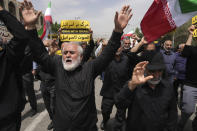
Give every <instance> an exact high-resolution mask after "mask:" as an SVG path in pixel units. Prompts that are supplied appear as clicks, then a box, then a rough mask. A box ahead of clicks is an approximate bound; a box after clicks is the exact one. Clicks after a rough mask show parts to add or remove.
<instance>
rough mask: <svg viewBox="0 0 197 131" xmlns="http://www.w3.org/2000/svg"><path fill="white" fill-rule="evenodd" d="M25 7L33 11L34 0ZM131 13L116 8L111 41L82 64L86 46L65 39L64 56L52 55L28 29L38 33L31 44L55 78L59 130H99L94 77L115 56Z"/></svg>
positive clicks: (124, 9) (38, 57) (128, 10)
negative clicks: (98, 54)
mask: <svg viewBox="0 0 197 131" xmlns="http://www.w3.org/2000/svg"><path fill="white" fill-rule="evenodd" d="M23 9H27V10H29V12H31V14H32V15H33V14H34V12H33V8H32V5H31V3H30V4H28V5H26V6H23ZM30 16H31V15H30ZM131 17H132V14H131V9H130V7H129V6H124V7H123V8H122V10H121V12H120V13H118V12H116V15H115V19H114V22H115V29H114V31H113V34H112V37H111V39H110V41H109V44H108V45H107V46H106V48H105V49H104V51H103V52H102V54H101V55H100V56H99V57H98V58H96V59H94V60H92V61H88V62H86V63H84V64H83V65H81V64H80V63H81V60H82V54H83V49H82V47H81V46H80V45H78V44H77V43H76V42H64V43H63V45H62V56H49V55H48V53H47V52H46V50H45V48H44V47H43V44H42V41H41V40H40V39H39V38H36V35H37V34H36V33H37V32H36V30H32V31H29V33H30V34H31V35H32V36H34V37H35V38H34V39H31V41H30V42H29V45H30V47H31V49H32V51H33V54H34V56H35V58H36V61H37V63H39V64H41V65H42V66H43V67H44V70H45V71H46V72H48V73H50V74H51V75H53V76H54V77H55V78H56V81H55V88H56V102H55V103H56V104H55V115H54V128H55V130H56V131H97V127H96V122H97V113H96V105H95V93H94V92H95V91H94V80H95V78H96V77H97V76H98V75H99V74H100V73H101V72H102V71H103V70H104V69H105V67H106V66H107V65H108V64H109V63H110V61H111V60H112V59H113V57H114V55H115V53H116V51H117V49H118V48H119V46H120V39H121V35H122V33H123V29H124V28H125V27H126V26H127V24H128V21H129V20H130V18H131ZM33 26H34V25H31V26H29V27H27V29H28V28H31V27H33Z"/></svg>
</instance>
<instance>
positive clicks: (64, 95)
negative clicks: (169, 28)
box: [0, 0, 197, 131]
mask: <svg viewBox="0 0 197 131" xmlns="http://www.w3.org/2000/svg"><path fill="white" fill-rule="evenodd" d="M21 14H22V17H23V24H22V23H21V22H19V21H18V20H17V19H16V18H15V17H14V16H12V15H11V14H10V13H9V12H7V11H6V10H4V9H3V8H2V7H1V6H0V20H1V21H3V22H4V23H5V25H6V27H7V29H8V30H9V32H10V33H11V34H12V35H13V38H12V39H11V40H10V41H8V42H3V41H2V40H1V42H0V89H1V92H0V131H19V130H20V126H21V112H22V111H23V109H24V106H25V103H26V98H25V92H26V94H27V96H28V100H29V102H30V105H31V107H32V116H33V115H35V114H36V113H37V103H36V96H35V92H34V88H33V87H34V85H33V82H34V77H36V79H40V80H41V84H40V88H41V92H42V96H43V100H44V104H45V106H46V109H47V111H48V113H49V116H50V119H51V123H50V124H49V126H48V129H49V130H50V129H52V128H53V129H54V131H97V130H98V128H97V125H96V123H97V110H96V104H95V87H94V81H95V79H96V77H97V76H99V75H101V78H102V80H103V86H102V89H101V93H100V94H101V96H102V103H101V104H102V106H101V110H102V116H103V121H102V123H101V125H100V128H101V129H102V130H105V131H183V130H184V127H185V124H186V122H187V120H188V119H189V117H190V116H191V115H192V114H193V113H195V108H196V103H197V97H196V96H197V77H196V76H197V68H196V67H197V61H196V59H197V47H196V46H192V44H191V43H192V40H193V38H192V34H193V31H194V29H195V26H194V25H192V26H190V27H189V29H188V31H189V36H188V38H186V39H187V41H186V42H185V43H179V45H178V47H177V49H176V50H173V47H172V44H173V42H172V41H171V40H166V41H165V42H164V43H160V45H159V44H158V45H155V44H154V43H148V42H147V41H146V39H145V38H144V37H143V38H141V39H140V38H139V37H138V36H137V35H135V34H134V35H132V36H131V37H132V38H133V40H134V41H131V39H130V38H129V37H124V38H121V37H122V35H123V31H124V29H125V28H126V26H127V24H128V22H129V20H130V19H131V17H132V15H133V14H132V9H131V8H130V6H123V7H122V9H121V11H120V12H116V14H115V17H114V30H113V31H112V35H111V38H110V39H109V40H103V39H100V40H98V41H96V43H94V40H93V37H92V34H91V40H90V42H89V44H88V45H87V43H83V42H74V41H71V42H61V41H59V42H58V43H57V42H56V41H55V40H46V41H42V40H41V39H40V38H39V37H38V34H37V30H36V26H35V24H36V22H37V20H38V17H39V15H40V12H36V13H35V12H34V8H33V5H32V4H31V2H29V1H26V0H24V2H23V3H22V4H21ZM91 33H92V31H91ZM121 39H122V40H121ZM136 42H137V43H136ZM131 43H132V44H131ZM161 44H162V46H161ZM179 87H180V90H181V91H180V93H179ZM179 94H180V96H179ZM114 105H115V106H116V108H117V111H116V115H115V118H110V114H111V112H112V108H113V106H114ZM178 108H179V109H180V110H181V116H180V119H179V120H178V111H177V110H178ZM192 128H193V131H197V117H195V118H194V120H193V123H192Z"/></svg>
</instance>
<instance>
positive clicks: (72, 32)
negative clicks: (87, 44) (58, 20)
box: [62, 29, 90, 34]
mask: <svg viewBox="0 0 197 131" xmlns="http://www.w3.org/2000/svg"><path fill="white" fill-rule="evenodd" d="M62 34H90V32H89V30H84V29H79V30H77V29H75V30H62Z"/></svg>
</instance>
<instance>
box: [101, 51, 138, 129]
mask: <svg viewBox="0 0 197 131" xmlns="http://www.w3.org/2000/svg"><path fill="white" fill-rule="evenodd" d="M129 56H130V55H127V54H125V53H122V47H120V48H119V49H118V51H117V52H116V55H115V57H114V59H113V61H112V62H111V63H110V64H109V65H108V67H107V68H106V69H105V77H104V81H103V86H102V89H101V93H100V95H101V96H103V98H102V103H101V110H102V116H103V122H102V123H101V129H104V127H105V126H106V123H107V121H108V120H109V118H110V114H111V112H112V109H113V105H114V104H115V102H114V96H115V95H116V94H117V93H118V92H119V91H120V89H121V88H122V87H123V85H124V84H125V82H126V81H128V80H129V79H130V78H131V72H132V69H133V68H134V66H135V64H136V62H135V60H134V59H132V58H131V57H129ZM123 119H124V118H123Z"/></svg>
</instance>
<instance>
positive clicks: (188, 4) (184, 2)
mask: <svg viewBox="0 0 197 131" xmlns="http://www.w3.org/2000/svg"><path fill="white" fill-rule="evenodd" d="M179 3H180V7H181V11H182V13H189V12H193V11H197V0H179Z"/></svg>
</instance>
